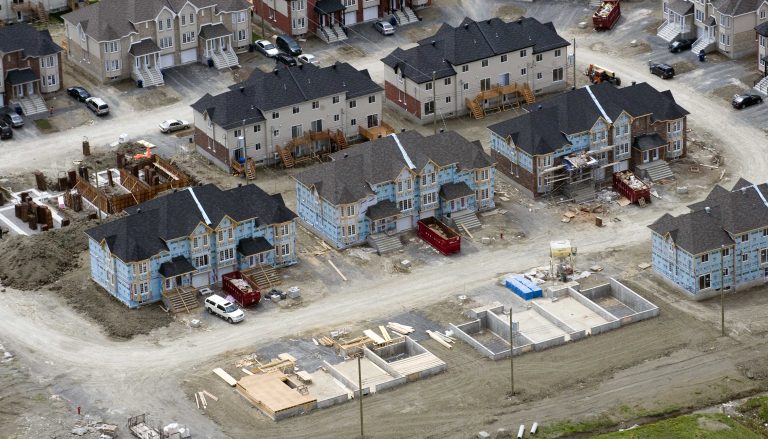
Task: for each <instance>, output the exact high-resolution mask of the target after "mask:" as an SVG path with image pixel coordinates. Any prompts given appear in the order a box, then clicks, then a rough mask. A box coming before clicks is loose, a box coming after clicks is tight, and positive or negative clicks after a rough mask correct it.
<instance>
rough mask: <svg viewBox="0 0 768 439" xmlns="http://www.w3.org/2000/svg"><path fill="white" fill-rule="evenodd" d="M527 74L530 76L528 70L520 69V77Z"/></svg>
mask: <svg viewBox="0 0 768 439" xmlns="http://www.w3.org/2000/svg"><path fill="white" fill-rule="evenodd" d="M527 74H528V69H527V68H525V67H523V68H522V69H520V76H525V75H527Z"/></svg>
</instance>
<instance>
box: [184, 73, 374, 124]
mask: <svg viewBox="0 0 768 439" xmlns="http://www.w3.org/2000/svg"><path fill="white" fill-rule="evenodd" d="M380 91H382V88H381V87H380V86H379V85H377V84H376V83H375V82H373V81H372V80H371V77H370V75H369V74H368V71H367V70H357V69H355V68H354V67H352V66H351V65H349V64H347V63H342V62H337V63H336V64H334V65H332V66H328V67H317V66H316V65H313V64H303V65H300V66H294V67H287V68H281V69H277V70H275V71H274V72H271V73H265V72H262V71H261V70H258V69H256V70H255V71H254V72H253V74H251V76H250V77H249V78H248V79H247V80H245V81H243V82H241V83H239V84H235V85H233V86H231V87H230V91H227V92H224V93H221V94H219V95H216V96H211V95H209V94H206V95H205V96H203V97H202V98H200V99H199V100H198V101H197V102H195V103H194V104H192V108H193V109H195V110H196V111H198V112H200V113H205V112H207V113H208V117H210V118H212V119H213V122H214V123H216V124H217V125H219V126H221V127H223V128H225V129H229V128H233V127H235V126H238V125H240V124H242V123H243V120H245V121H246V123H254V122H258V121H261V120H264V114H263V113H264V112H267V111H271V110H276V109H279V108H284V107H288V106H291V105H295V104H299V103H302V102H307V101H312V100H315V99H319V98H322V97H327V96H332V95H337V94H345V95H346V97H347V99H349V98H355V97H359V96H365V95H369V94H372V93H378V92H380Z"/></svg>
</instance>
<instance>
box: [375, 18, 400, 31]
mask: <svg viewBox="0 0 768 439" xmlns="http://www.w3.org/2000/svg"><path fill="white" fill-rule="evenodd" d="M373 28H374V29H376V30H377V31H379V33H380V34H382V35H394V34H395V27H394V26H392V25H391V24H389V22H388V21H383V20H379V21H377V22H376V23H373Z"/></svg>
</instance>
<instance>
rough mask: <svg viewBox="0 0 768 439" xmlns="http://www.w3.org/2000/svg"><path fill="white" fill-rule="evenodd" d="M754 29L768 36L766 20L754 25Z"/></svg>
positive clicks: (767, 22)
mask: <svg viewBox="0 0 768 439" xmlns="http://www.w3.org/2000/svg"><path fill="white" fill-rule="evenodd" d="M755 31H756V32H757V33H758V34H760V35H762V36H764V37H768V21H766V22H765V23H763V24H759V25H757V26H755Z"/></svg>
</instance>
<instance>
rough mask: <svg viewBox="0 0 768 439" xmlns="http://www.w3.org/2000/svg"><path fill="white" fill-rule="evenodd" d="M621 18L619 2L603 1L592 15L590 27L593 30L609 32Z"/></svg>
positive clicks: (617, 0) (614, 0)
mask: <svg viewBox="0 0 768 439" xmlns="http://www.w3.org/2000/svg"><path fill="white" fill-rule="evenodd" d="M619 17H621V7H620V6H619V0H603V1H602V2H601V3H600V6H598V7H597V10H596V11H595V13H594V14H592V25H593V26H594V28H595V30H610V29H613V26H614V25H615V24H616V22H617V21H619Z"/></svg>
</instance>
